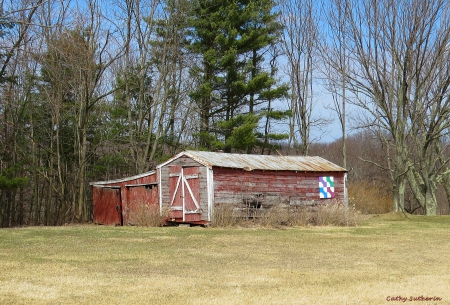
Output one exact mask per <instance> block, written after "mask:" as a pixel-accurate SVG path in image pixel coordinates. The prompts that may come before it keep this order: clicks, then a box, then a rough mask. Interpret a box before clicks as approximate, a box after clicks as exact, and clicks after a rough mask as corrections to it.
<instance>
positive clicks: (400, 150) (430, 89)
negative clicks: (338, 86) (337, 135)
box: [329, 0, 450, 215]
mask: <svg viewBox="0 0 450 305" xmlns="http://www.w3.org/2000/svg"><path fill="white" fill-rule="evenodd" d="M346 5H347V7H348V9H349V12H351V13H348V14H346V18H345V31H344V33H343V34H344V35H345V41H346V44H345V49H346V53H347V54H348V56H349V65H348V66H347V67H346V69H345V71H343V69H342V66H341V65H339V64H338V60H337V59H336V60H334V61H329V63H330V64H331V68H332V69H334V70H335V71H336V72H337V73H338V74H341V75H342V74H344V75H345V79H346V84H345V85H346V89H347V90H348V91H349V92H351V93H352V95H353V96H354V97H355V99H354V100H353V99H352V101H353V102H352V103H354V104H355V105H356V106H358V107H359V108H360V109H363V110H364V111H365V113H366V114H367V115H366V116H365V121H361V122H362V123H363V124H364V125H365V126H366V127H370V128H371V129H372V130H379V131H380V133H379V134H380V136H382V135H384V136H383V141H384V143H385V147H387V149H388V150H389V154H388V155H389V156H390V157H391V158H390V159H389V160H388V161H389V163H388V164H389V165H388V166H389V170H390V172H391V178H392V181H393V195H394V210H395V211H399V210H404V196H405V187H406V183H407V182H408V184H409V186H410V188H411V190H412V192H413V193H414V196H415V198H416V200H417V201H418V202H419V203H420V205H421V206H422V207H423V209H424V212H425V213H426V214H428V215H433V214H435V213H436V206H437V202H436V197H435V191H436V188H437V184H438V181H441V180H442V178H443V177H445V176H446V175H448V172H446V171H443V167H442V166H439V165H438V164H437V156H438V155H440V154H441V152H440V150H439V149H436V147H437V146H436V145H437V144H436V143H440V142H441V140H442V138H443V137H444V136H446V134H447V130H448V125H449V120H448V118H449V116H448V110H449V107H448V106H449V105H448V93H449V84H450V78H449V73H448V72H449V64H448V63H449V59H450V58H449V55H450V54H449V50H448V40H449V38H450V37H449V35H450V23H449V19H448V16H449V4H448V2H447V1H443V0H432V1H426V2H423V1H416V0H403V1H393V0H392V1H391V0H386V1H374V0H373V1H366V2H364V3H362V2H360V1H356V0H355V1H352V0H348V1H347V2H346ZM330 53H331V54H335V53H332V50H330ZM384 132H387V136H386V134H385V133H384ZM447 162H448V161H447V160H445V161H444V163H445V164H446V163H447Z"/></svg>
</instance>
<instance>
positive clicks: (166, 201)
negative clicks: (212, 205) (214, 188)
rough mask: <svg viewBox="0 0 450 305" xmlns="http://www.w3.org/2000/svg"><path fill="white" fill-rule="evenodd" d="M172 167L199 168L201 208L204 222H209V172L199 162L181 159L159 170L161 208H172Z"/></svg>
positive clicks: (185, 158) (186, 158)
mask: <svg viewBox="0 0 450 305" xmlns="http://www.w3.org/2000/svg"><path fill="white" fill-rule="evenodd" d="M171 166H180V167H199V189H200V200H199V202H200V207H201V209H202V216H201V218H202V220H206V221H208V219H209V218H208V214H209V211H208V187H207V183H208V181H207V179H208V176H207V171H208V168H207V167H205V166H203V165H202V164H200V163H198V162H197V161H195V160H193V159H191V158H188V157H184V156H182V157H180V158H177V159H175V160H173V161H172V162H170V163H167V164H165V165H164V166H162V167H161V168H159V170H158V175H160V177H159V178H160V180H159V181H160V185H159V187H160V192H161V194H160V196H161V203H160V204H161V207H162V209H168V208H170V201H171V199H172V198H171V197H170V183H169V172H170V167H171Z"/></svg>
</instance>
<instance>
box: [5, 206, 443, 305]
mask: <svg viewBox="0 0 450 305" xmlns="http://www.w3.org/2000/svg"><path fill="white" fill-rule="evenodd" d="M449 229H450V217H448V216H445V217H444V216H441V217H424V216H414V217H412V218H411V219H405V218H404V217H403V216H402V215H392V214H391V215H388V216H383V217H372V218H371V219H370V220H367V221H366V222H365V223H364V224H363V225H362V226H359V227H330V226H328V227H307V228H305V227H298V228H288V229H285V230H277V229H264V228H256V229H255V228H252V229H243V228H240V229H236V228H234V229H218V228H197V227H196V228H185V227H183V228H182V227H179V228H177V227H162V228H143V227H105V226H93V225H92V226H67V227H52V228H49V227H31V228H21V229H2V230H0V249H1V251H0V268H1V270H2V272H1V273H0V304H14V305H16V304H18V305H20V304H36V305H40V304H97V305H103V304H108V305H110V304H121V305H126V304H180V303H183V304H399V303H401V302H388V301H387V298H388V297H391V296H392V297H396V296H403V297H407V298H409V297H410V296H413V297H420V296H421V295H423V296H424V297H439V298H441V300H440V301H436V302H413V304H449V303H450V290H449V289H448V287H449V285H450V257H449V255H448V253H450V243H449V242H448V232H449Z"/></svg>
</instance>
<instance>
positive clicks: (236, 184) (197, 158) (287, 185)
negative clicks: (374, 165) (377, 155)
mask: <svg viewBox="0 0 450 305" xmlns="http://www.w3.org/2000/svg"><path fill="white" fill-rule="evenodd" d="M156 170H157V176H158V183H159V203H160V207H161V210H169V211H170V214H169V218H170V220H171V221H175V222H188V223H207V222H209V221H211V217H212V213H213V210H214V207H217V206H220V205H224V204H228V205H233V206H234V207H239V206H242V205H244V206H247V207H251V208H254V209H259V208H263V207H267V206H273V205H275V204H282V205H285V206H286V205H287V206H302V205H309V204H320V203H326V202H330V201H329V200H330V199H336V200H340V201H343V202H345V201H346V185H345V181H346V174H347V170H346V169H344V168H342V167H340V166H338V165H336V164H333V163H331V162H329V161H327V160H325V159H323V158H321V157H304V156H268V155H246V154H228V153H220V152H203V151H185V152H182V153H179V154H178V155H176V156H174V157H173V158H171V159H170V160H168V161H166V162H165V163H162V164H160V165H158V166H157V168H156Z"/></svg>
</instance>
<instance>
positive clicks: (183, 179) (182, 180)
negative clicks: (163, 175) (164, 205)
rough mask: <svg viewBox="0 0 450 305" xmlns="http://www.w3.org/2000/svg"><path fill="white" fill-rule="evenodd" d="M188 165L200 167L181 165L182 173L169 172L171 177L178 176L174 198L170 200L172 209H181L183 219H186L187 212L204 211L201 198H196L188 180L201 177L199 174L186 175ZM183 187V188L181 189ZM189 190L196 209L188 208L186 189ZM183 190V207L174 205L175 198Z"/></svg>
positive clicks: (198, 212)
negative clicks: (185, 170)
mask: <svg viewBox="0 0 450 305" xmlns="http://www.w3.org/2000/svg"><path fill="white" fill-rule="evenodd" d="M186 167H197V168H199V169H200V167H198V166H181V171H180V173H169V179H170V178H171V177H178V180H177V183H176V186H175V190H174V192H173V195H172V198H171V199H170V202H169V207H170V208H171V209H173V210H174V211H177V210H181V211H182V215H183V221H186V214H201V213H202V209H201V207H200V202H199V200H200V198H198V199H199V200H197V198H195V195H194V192H193V191H192V188H191V186H190V184H189V182H188V180H189V179H199V178H200V177H199V174H198V173H197V174H189V175H185V174H184V169H185V168H186ZM180 188H181V189H180ZM186 189H187V190H188V194H189V197H190V199H191V200H192V202H193V203H194V205H195V207H196V209H195V210H187V209H186V191H185V190H186ZM179 191H181V201H182V205H181V208H180V207H178V206H173V204H174V202H175V198H176V196H177V195H178V192H179Z"/></svg>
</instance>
